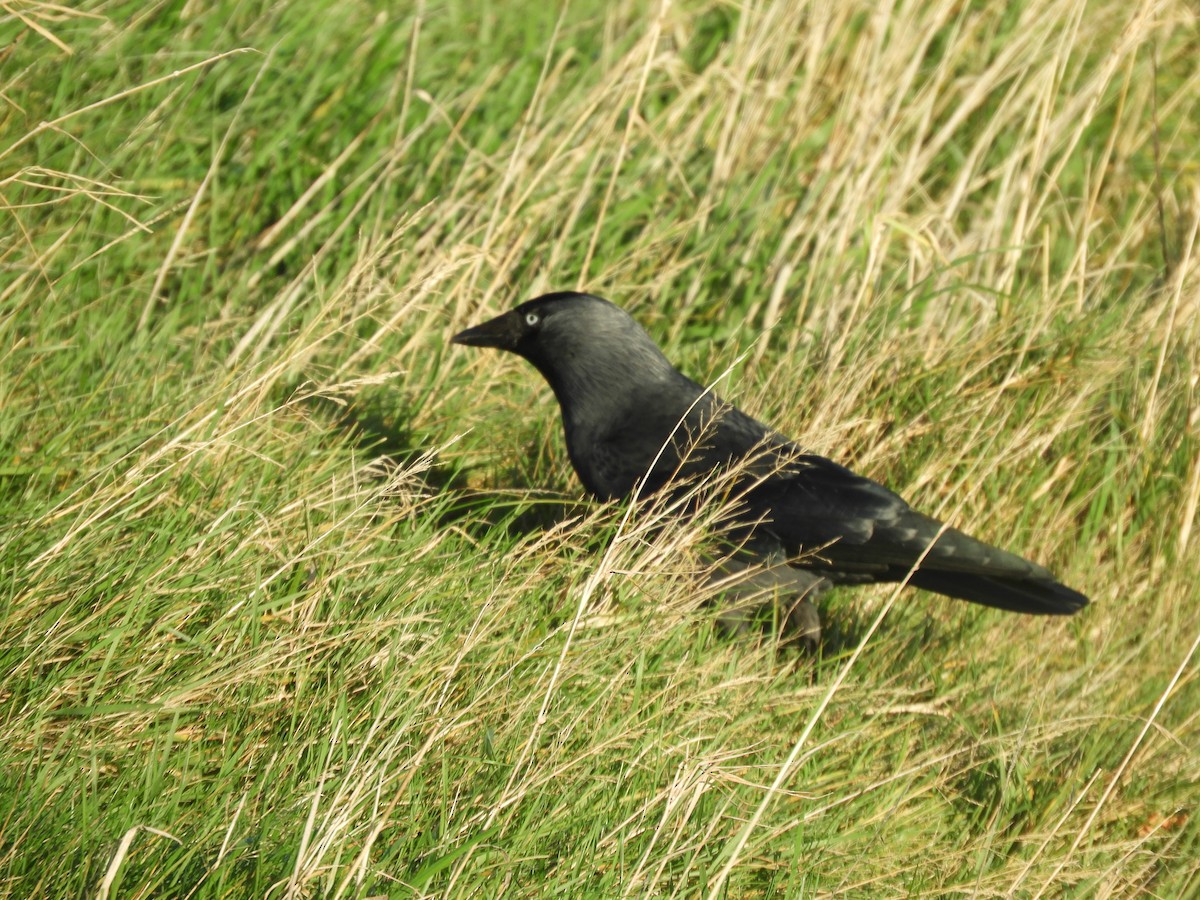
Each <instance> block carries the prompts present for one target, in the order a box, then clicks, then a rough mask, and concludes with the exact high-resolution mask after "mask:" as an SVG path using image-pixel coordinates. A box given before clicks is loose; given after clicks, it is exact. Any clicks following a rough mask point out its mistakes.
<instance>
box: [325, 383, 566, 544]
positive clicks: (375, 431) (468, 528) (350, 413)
mask: <svg viewBox="0 0 1200 900" xmlns="http://www.w3.org/2000/svg"><path fill="white" fill-rule="evenodd" d="M304 402H305V404H306V405H307V407H308V408H309V409H310V410H311V411H312V412H314V413H315V414H316V415H318V416H319V417H320V418H323V419H325V420H327V421H330V422H332V423H333V424H334V425H335V426H336V427H337V428H338V429H340V430H341V431H343V432H344V433H345V434H346V435H347V436H348V437H349V438H350V439H351V440H353V442H354V443H355V444H356V445H357V446H358V447H359V448H360V449H362V450H363V451H364V452H367V453H370V454H371V455H372V456H386V457H387V458H388V459H390V460H392V462H394V463H395V464H396V465H399V466H401V467H405V468H419V471H420V474H419V475H418V477H419V478H420V480H421V481H422V482H423V483H424V485H425V486H426V488H427V489H428V491H429V493H430V494H431V495H435V496H438V497H439V498H441V499H442V500H443V501H444V502H443V503H441V504H439V505H438V506H437V510H438V512H437V522H438V525H439V527H445V526H449V525H455V526H457V527H459V528H462V529H463V530H464V531H465V532H466V533H467V534H470V535H472V536H473V537H483V536H485V535H486V534H487V533H489V532H493V531H495V530H496V529H501V530H502V531H503V532H504V533H505V534H508V535H510V536H522V535H527V534H535V533H538V532H542V531H545V530H548V529H550V528H553V527H554V526H556V525H559V524H561V523H562V522H564V521H566V520H567V519H569V518H572V517H575V516H578V515H580V513H581V512H582V511H583V510H584V509H585V507H586V502H585V501H584V500H583V499H582V498H573V497H570V496H568V495H565V494H560V493H556V492H553V491H546V490H543V489H541V488H540V487H539V486H537V485H535V484H533V483H532V481H531V479H530V478H529V477H528V473H525V472H521V471H517V470H513V471H511V472H509V473H506V478H505V487H503V488H481V487H479V482H480V479H477V478H474V477H472V474H473V473H472V472H471V470H469V469H467V468H465V467H464V466H463V465H462V464H461V462H460V461H459V460H456V459H454V460H451V461H450V462H449V463H447V462H445V461H443V460H442V459H441V458H435V459H434V460H433V461H432V462H425V463H423V464H421V465H420V466H418V463H419V462H420V460H421V458H422V457H423V456H424V455H425V454H426V453H428V451H429V447H430V442H429V440H428V439H427V437H426V436H425V435H422V434H419V433H417V432H415V431H414V430H413V429H411V428H409V427H408V426H407V424H406V423H407V422H410V421H412V419H413V415H412V414H411V412H410V408H409V405H408V403H406V402H405V398H404V397H403V396H402V395H401V394H400V393H398V392H396V391H395V390H386V391H380V390H375V391H370V392H364V393H363V394H361V395H358V396H354V397H347V398H342V399H341V400H340V401H339V400H336V399H333V398H330V397H326V396H320V395H318V396H310V397H308V398H307V399H306V400H305V401H304Z"/></svg>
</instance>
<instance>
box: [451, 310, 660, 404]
mask: <svg viewBox="0 0 1200 900" xmlns="http://www.w3.org/2000/svg"><path fill="white" fill-rule="evenodd" d="M451 341H452V342H453V343H455V344H464V345H466V346H469V347H496V348H498V349H500V350H507V351H509V352H511V353H516V354H517V355H519V356H522V357H524V358H525V359H527V360H529V361H530V362H531V363H533V365H535V366H536V367H537V369H538V371H540V372H541V373H542V375H543V376H545V378H546V380H547V381H548V382H550V386H551V387H552V388H554V392H555V393H556V394H557V395H558V397H559V400H560V402H562V401H566V402H573V401H576V400H582V399H583V397H585V396H588V395H591V394H593V392H594V391H597V390H602V391H603V392H604V393H606V394H607V395H609V396H610V397H613V396H616V397H619V396H620V395H621V394H622V393H625V392H627V391H631V390H634V389H635V388H637V387H639V386H641V385H645V384H649V383H653V382H655V381H658V380H660V379H663V378H676V377H679V376H678V373H677V372H676V371H675V368H674V367H673V366H672V365H671V364H670V362H668V361H667V358H666V357H665V356H663V355H662V353H661V351H659V349H658V347H657V346H656V345H655V343H654V341H652V340H651V339H650V336H649V335H648V334H646V332H645V331H644V330H643V329H642V326H640V325H639V324H638V323H637V322H635V321H634V320H633V318H632V317H631V316H630V315H629V314H628V313H627V312H625V311H624V310H623V309H621V308H620V307H618V306H615V305H613V304H612V303H609V302H608V301H607V300H605V299H603V298H602V297H596V296H593V295H592V294H579V293H574V292H570V291H566V292H560V293H554V294H545V295H543V296H541V297H537V298H536V299H533V300H529V301H527V302H525V303H522V304H521V305H520V306H518V307H516V308H515V309H511V310H509V311H508V312H506V313H503V314H502V315H499V316H497V317H496V318H494V319H489V320H488V321H486V322H484V323H483V324H481V325H476V326H475V327H474V328H468V329H467V330H466V331H461V332H459V333H458V334H456V335H455V336H454V337H453V338H451ZM566 402H564V408H565V406H566Z"/></svg>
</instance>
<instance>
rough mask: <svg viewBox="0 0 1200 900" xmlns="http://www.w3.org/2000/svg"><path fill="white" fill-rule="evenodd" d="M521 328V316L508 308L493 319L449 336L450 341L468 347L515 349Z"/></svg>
mask: <svg viewBox="0 0 1200 900" xmlns="http://www.w3.org/2000/svg"><path fill="white" fill-rule="evenodd" d="M523 330H524V329H522V328H521V317H520V316H518V315H517V314H516V313H515V312H513V311H511V310H510V311H509V312H506V313H504V314H503V315H500V316H496V318H494V319H488V320H487V321H486V322H484V323H483V324H482V325H476V326H475V327H474V328H468V329H467V330H466V331H460V332H459V333H458V334H456V335H455V336H454V337H452V338H450V343H452V344H465V345H466V346H468V347H496V348H498V349H500V350H515V349H516V346H517V341H519V340H520V339H521V333H522V331H523Z"/></svg>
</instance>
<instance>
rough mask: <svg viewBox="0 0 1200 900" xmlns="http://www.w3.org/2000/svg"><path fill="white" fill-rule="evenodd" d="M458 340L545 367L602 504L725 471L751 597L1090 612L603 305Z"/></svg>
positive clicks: (563, 296)
mask: <svg viewBox="0 0 1200 900" xmlns="http://www.w3.org/2000/svg"><path fill="white" fill-rule="evenodd" d="M452 341H453V342H454V343H456V344H466V345H468V346H474V347H496V348H499V349H501V350H508V351H510V352H513V353H516V354H518V355H519V356H522V357H524V358H525V359H527V360H529V362H531V363H533V365H534V366H536V367H537V369H538V371H539V372H541V373H542V375H543V376H544V377H545V379H546V381H548V382H549V383H550V387H551V388H552V389H553V390H554V394H555V396H556V397H557V398H558V405H559V407H560V408H561V410H562V418H563V426H564V427H565V429H566V438H567V452H568V453H569V454H570V457H571V462H572V464H573V465H574V467H575V471H576V473H577V474H578V475H579V479H580V481H582V482H583V484H584V486H585V487H586V488H587V489H588V490H589V491H590V492H591V493H592V494H594V495H595V496H596V497H597V498H599V499H601V500H613V499H617V498H623V497H627V496H629V495H631V494H632V493H633V492H634V490H635V488H636V487H637V486H638V485H639V483H640V485H641V487H640V491H641V494H642V495H645V494H649V493H653V492H656V491H659V490H660V489H662V488H664V487H666V488H667V490H668V492H669V493H670V495H671V496H676V495H678V496H682V495H683V494H684V492H685V491H687V490H689V489H690V488H691V487H693V486H694V483H695V482H696V481H697V480H699V479H703V478H705V477H709V478H710V480H712V478H711V476H719V473H721V472H730V473H731V474H730V478H731V479H732V480H733V485H732V488H731V489H729V490H728V491H727V494H728V495H729V496H731V497H732V498H733V503H732V505H731V507H730V510H731V511H729V512H727V514H726V515H727V516H728V520H727V532H728V535H729V537H730V538H731V539H732V540H733V541H734V542H735V543H736V544H738V545H740V546H741V547H742V551H741V553H740V555H738V556H735V557H733V562H732V564H730V565H727V568H732V569H744V568H747V567H751V562H750V561H753V563H754V565H753V566H752V568H753V569H754V570H755V573H756V574H754V575H753V577H752V578H751V585H752V586H753V587H757V588H769V589H773V590H776V591H786V592H790V593H793V594H794V595H796V596H797V597H798V598H805V597H806V596H811V595H812V594H814V593H816V591H817V590H819V589H822V588H824V587H825V586H826V584H863V583H869V582H897V581H903V580H904V579H905V578H908V579H909V582H908V583H909V584H912V585H915V586H917V587H920V588H925V589H926V590H929V591H934V592H936V593H939V594H945V595H946V596H949V597H957V598H958V599H961V600H968V601H970V602H972V603H980V604H983V605H984V606H992V607H996V608H997V609H1004V610H1009V611H1011V612H1020V613H1034V614H1041V615H1069V614H1071V613H1074V612H1076V611H1077V610H1079V609H1081V608H1083V607H1084V606H1086V605H1087V603H1088V598H1087V597H1085V596H1084V595H1083V594H1080V593H1078V592H1077V591H1073V590H1071V589H1070V588H1068V587H1066V586H1065V585H1062V584H1060V583H1059V582H1058V581H1056V580H1055V578H1054V576H1053V575H1052V574H1051V573H1050V572H1049V571H1047V570H1046V569H1044V568H1042V567H1041V566H1039V565H1036V564H1035V563H1032V562H1029V561H1028V560H1025V559H1022V558H1021V557H1019V556H1015V555H1013V554H1012V553H1008V552H1006V551H1004V550H1000V549H998V548H996V547H992V546H989V545H988V544H985V543H983V542H982V541H978V540H976V539H975V538H972V537H970V536H969V535H967V534H964V533H963V532H961V531H959V530H958V529H956V528H950V527H948V526H945V525H943V524H942V523H940V522H938V521H937V520H936V519H933V518H931V517H929V516H927V515H924V514H923V513H919V512H917V511H916V510H914V509H913V508H912V507H911V506H909V505H908V504H907V503H906V502H905V501H904V500H903V499H902V498H901V497H899V496H898V495H896V494H894V493H892V492H891V491H889V490H888V489H887V488H885V487H883V486H882V485H879V484H876V483H875V482H874V481H871V480H870V479H868V478H864V477H862V476H861V475H856V474H854V473H853V472H851V471H850V470H849V469H846V468H844V467H842V466H840V465H838V464H837V463H834V462H832V461H830V460H828V459H825V458H824V457H821V456H815V455H812V454H809V453H805V452H803V451H802V450H801V449H800V448H799V447H797V446H796V445H795V444H793V443H792V442H791V441H789V440H788V439H787V438H785V437H783V436H782V435H780V434H779V433H778V432H775V431H773V430H772V429H770V428H768V427H766V426H765V425H763V424H761V423H760V422H757V421H755V420H754V419H752V418H750V417H749V416H747V415H746V414H745V413H743V412H741V411H740V410H738V409H736V408H735V407H733V406H730V405H729V404H727V403H723V402H722V401H721V400H720V399H719V398H718V397H716V396H714V395H713V393H712V392H711V391H708V390H707V389H705V388H704V387H703V386H702V385H700V384H697V383H696V382H695V381H692V380H691V379H690V378H688V377H686V376H685V375H683V374H682V373H680V372H679V371H678V370H677V369H676V368H675V367H674V366H673V365H671V363H670V362H669V361H668V360H667V358H666V357H665V356H663V354H662V352H661V351H660V350H659V349H658V347H657V346H656V345H655V343H654V341H653V340H651V338H650V336H649V335H647V334H646V332H645V331H644V330H643V329H642V327H641V326H640V325H638V324H637V322H635V321H634V320H633V318H632V317H631V316H630V315H629V314H628V313H626V312H625V311H624V310H622V309H620V308H619V307H617V306H615V305H613V304H612V303H609V302H608V301H607V300H605V299H603V298H601V297H596V296H592V295H590V294H580V293H573V292H561V293H553V294H546V295H545V296H542V297H538V298H536V299H534V300H530V301H528V302H526V303H522V304H521V305H520V306H518V307H516V308H515V309H513V310H510V311H509V312H506V313H504V314H503V315H500V316H497V317H496V318H494V319H491V320H490V321H487V322H484V323H483V324H482V325H477V326H475V327H474V328H468V329H467V330H466V331H463V332H460V333H459V334H456V335H455V336H454V337H453V339H452ZM730 467H733V468H732V469H731V468H730ZM918 561H919V566H918V567H917V568H916V571H911V570H912V569H913V567H914V566H916V565H917V564H918ZM910 571H911V577H909V576H910ZM795 609H796V611H797V612H796V613H793V614H791V615H790V616H789V624H790V626H791V627H792V628H794V629H797V630H799V631H800V632H801V634H800V635H799V636H800V638H801V639H802V640H804V641H806V642H808V643H812V642H814V641H815V639H816V636H817V635H818V634H819V622H818V620H817V618H816V612H815V609H814V608H813V607H812V606H811V604H809V603H807V602H804V603H802V604H799V605H798V606H797V607H795Z"/></svg>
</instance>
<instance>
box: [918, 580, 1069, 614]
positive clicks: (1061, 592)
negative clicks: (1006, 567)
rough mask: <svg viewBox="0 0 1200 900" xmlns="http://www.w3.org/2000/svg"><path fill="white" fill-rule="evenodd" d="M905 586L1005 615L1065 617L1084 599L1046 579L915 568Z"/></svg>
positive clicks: (1061, 585)
mask: <svg viewBox="0 0 1200 900" xmlns="http://www.w3.org/2000/svg"><path fill="white" fill-rule="evenodd" d="M909 584H911V585H914V586H915V587H919V588H924V589H925V590H927V591H934V592H935V593H938V594H945V595H946V596H947V597H956V598H957V599H959V600H967V601H969V602H971V603H979V604H981V605H983V606H991V607H994V608H995V609H1005V610H1008V611H1009V612H1019V613H1032V614H1034V615H1044V616H1069V615H1071V613H1074V612H1078V611H1079V610H1080V609H1082V608H1083V607H1085V606H1087V605H1088V602H1089V601H1088V598H1087V597H1085V596H1084V595H1083V594H1081V593H1079V592H1078V591H1073V590H1071V589H1070V588H1069V587H1067V586H1066V585H1063V584H1059V583H1058V582H1057V581H1054V580H1053V579H1050V578H1004V577H996V576H989V575H979V574H971V573H968V572H947V571H944V570H938V569H918V570H917V571H916V572H914V573H913V575H912V578H911V579H909Z"/></svg>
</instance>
